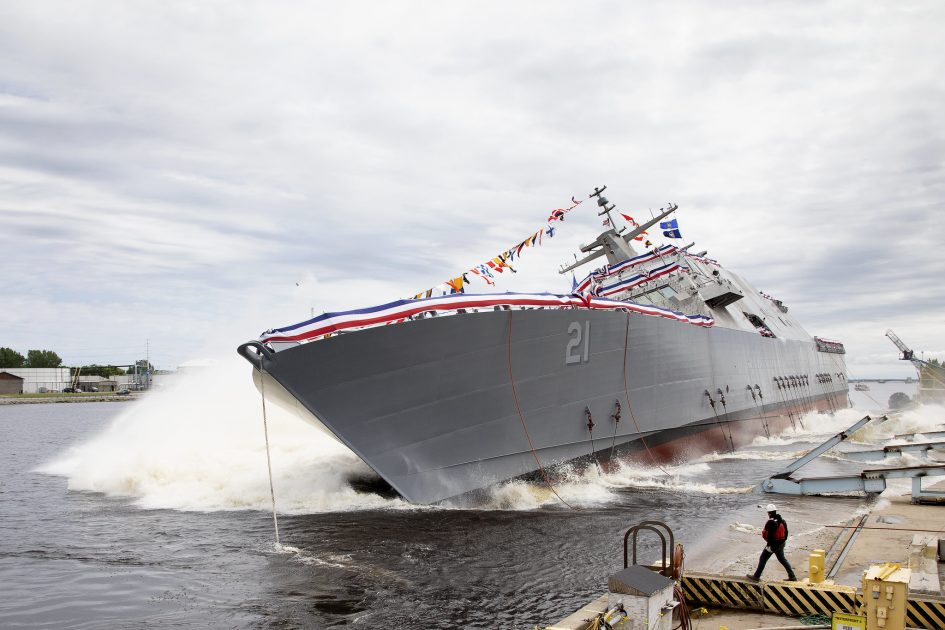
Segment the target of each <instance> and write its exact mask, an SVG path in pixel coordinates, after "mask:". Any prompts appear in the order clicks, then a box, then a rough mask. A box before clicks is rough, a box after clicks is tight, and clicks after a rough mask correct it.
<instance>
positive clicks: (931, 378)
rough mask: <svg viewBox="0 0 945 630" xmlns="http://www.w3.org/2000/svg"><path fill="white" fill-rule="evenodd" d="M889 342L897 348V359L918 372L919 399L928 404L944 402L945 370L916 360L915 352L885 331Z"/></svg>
mask: <svg viewBox="0 0 945 630" xmlns="http://www.w3.org/2000/svg"><path fill="white" fill-rule="evenodd" d="M886 336H887V337H889V340H890V341H891V342H893V344H894V345H895V346H896V347H897V348H899V353H900V354H899V359H900V360H902V361H909V362H910V363H912V365H914V366H915V369H916V370H917V371H918V372H919V397H920V398H923V399H927V400H928V402H941V400H945V368H943V367H942V366H940V365H937V364H936V363H931V362H929V361H925V360H923V359H917V358H916V356H915V352H913V350H912V349H911V348H909V346H907V345H906V344H905V342H903V340H902V339H900V338H899V335H897V334H896V333H894V332H893V331H892V330H891V329H890V330H887V331H886Z"/></svg>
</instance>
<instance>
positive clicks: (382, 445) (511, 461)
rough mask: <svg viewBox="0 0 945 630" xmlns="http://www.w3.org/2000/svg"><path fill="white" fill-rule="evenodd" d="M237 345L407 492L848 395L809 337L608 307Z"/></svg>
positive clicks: (678, 456) (751, 421) (673, 441)
mask: <svg viewBox="0 0 945 630" xmlns="http://www.w3.org/2000/svg"><path fill="white" fill-rule="evenodd" d="M805 337H806V335H805ZM257 352H259V353H261V354H257ZM240 353H241V354H243V356H244V357H246V358H247V359H248V360H250V361H251V362H252V363H253V364H254V365H257V366H258V365H259V363H260V361H261V362H262V367H263V370H264V373H265V374H266V375H267V376H268V377H271V379H273V380H270V378H267V379H266V380H267V383H266V388H267V394H269V392H270V390H269V388H270V386H273V387H275V386H276V383H278V386H281V388H284V390H285V393H288V395H289V396H290V397H291V398H292V399H295V400H296V401H298V403H299V404H301V405H302V406H303V407H304V409H305V410H306V411H307V412H308V413H310V414H311V416H308V415H307V414H304V415H306V417H307V418H308V419H310V420H311V421H312V422H314V423H316V424H319V423H320V424H322V425H324V427H326V428H327V429H328V430H329V431H330V432H331V433H332V434H333V435H334V436H335V437H337V438H338V439H339V440H340V441H341V442H343V443H344V444H346V445H347V446H348V447H349V448H350V449H351V450H352V451H354V452H355V453H356V454H357V455H358V456H359V457H360V458H361V459H363V460H364V461H365V462H366V463H367V464H368V465H369V466H370V467H371V468H373V469H374V470H375V471H376V472H377V473H378V474H379V475H380V476H381V477H383V478H384V479H385V480H386V481H387V482H388V483H390V485H391V486H392V487H393V488H394V489H395V490H396V491H397V492H399V493H400V494H401V495H403V496H404V497H405V498H406V499H408V500H410V501H413V502H416V503H432V502H436V501H440V500H443V499H445V498H449V497H453V496H456V495H459V494H462V493H465V492H468V491H471V490H476V489H479V488H483V487H486V486H489V485H492V484H494V483H497V482H501V481H504V480H507V479H510V478H514V477H518V476H520V475H525V474H528V473H533V472H535V471H537V470H539V468H548V467H550V466H552V465H554V464H560V463H563V462H568V461H571V460H575V459H581V458H588V457H590V456H591V455H592V454H595V453H596V454H598V456H604V457H606V456H609V455H610V454H611V453H612V452H615V453H618V454H633V453H636V454H637V455H638V456H640V457H642V458H647V457H649V458H653V459H658V460H663V461H665V460H685V459H687V458H691V457H695V456H698V455H699V454H701V453H703V452H705V451H706V450H712V449H716V450H719V449H725V448H737V447H738V446H740V445H742V444H744V443H746V441H748V440H749V439H751V438H752V437H754V436H755V435H759V434H762V433H763V432H764V431H777V430H779V429H780V428H783V427H784V426H786V425H788V424H789V423H790V422H793V421H795V418H794V413H795V412H800V411H804V410H809V409H814V408H819V409H832V408H836V407H838V406H846V400H847V394H846V391H847V389H846V367H845V365H844V360H843V355H840V354H832V353H827V352H819V351H818V350H817V346H816V344H815V343H814V341H812V340H811V339H810V338H809V337H806V338H802V339H781V338H778V339H771V338H766V337H763V336H761V335H759V334H757V333H756V332H751V331H746V330H738V329H733V328H726V327H720V326H716V327H710V328H702V327H699V326H692V325H689V324H685V323H680V322H677V321H672V320H668V319H663V318H660V317H652V316H647V315H639V314H635V313H626V312H619V311H600V310H591V309H548V310H542V309H533V310H527V309H526V310H509V311H492V312H478V313H459V314H456V315H452V316H442V317H431V318H427V319H422V320H417V321H408V322H404V323H400V324H396V325H391V326H381V327H377V328H370V329H366V330H360V331H357V332H355V333H349V334H342V335H337V336H334V337H331V338H329V339H323V340H319V341H317V342H313V343H305V344H301V345H298V346H295V347H291V348H288V349H285V350H282V351H280V352H277V353H273V352H271V351H270V350H268V349H266V348H264V347H263V346H261V345H259V344H244V346H241V347H240ZM820 374H828V375H831V379H830V380H831V382H823V383H822V382H820V381H821V380H825V379H822V378H818V375H820ZM801 375H804V376H806V377H807V378H806V383H805V384H800V380H798V384H796V385H794V386H791V387H784V388H783V389H781V388H779V387H778V386H777V382H776V381H775V379H776V377H790V376H795V377H797V376H801ZM273 381H274V382H273ZM270 384H271V385H270ZM756 385H757V386H758V389H755V391H756V395H757V392H758V391H759V389H760V392H761V395H760V397H758V398H757V399H755V400H753V398H752V396H751V392H750V391H749V387H751V388H755V386H756ZM706 392H709V396H707V395H706ZM720 392H721V394H722V396H724V399H725V402H724V404H723V403H722V401H721V398H722V396H720ZM710 397H711V399H712V400H713V401H715V406H714V408H713V406H712V404H711V403H710ZM618 403H619V406H620V409H621V412H622V413H621V416H620V420H619V422H615V419H614V417H613V416H614V415H615V413H616V412H617V408H618ZM585 410H587V411H589V412H590V415H591V418H592V419H593V422H594V426H593V430H592V431H590V430H589V429H588V420H587V413H586V411H585ZM644 461H645V459H644Z"/></svg>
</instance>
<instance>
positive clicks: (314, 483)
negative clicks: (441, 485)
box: [40, 359, 410, 513]
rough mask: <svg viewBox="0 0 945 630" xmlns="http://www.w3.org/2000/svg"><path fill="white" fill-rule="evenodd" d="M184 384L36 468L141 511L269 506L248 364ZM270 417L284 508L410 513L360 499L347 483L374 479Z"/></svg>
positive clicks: (272, 412) (151, 397) (292, 421)
mask: <svg viewBox="0 0 945 630" xmlns="http://www.w3.org/2000/svg"><path fill="white" fill-rule="evenodd" d="M178 378H179V381H178V382H177V383H175V384H173V385H172V386H170V387H169V388H168V389H166V390H156V391H153V392H151V393H149V394H148V395H147V396H146V397H144V398H143V399H142V400H140V401H137V402H134V403H128V405H129V406H128V408H127V409H126V410H125V411H123V412H122V413H121V415H120V416H119V417H118V418H117V419H116V420H115V421H114V422H112V424H111V425H110V426H108V427H106V428H105V429H104V430H103V431H102V432H101V433H99V434H98V435H96V436H94V437H92V438H91V439H90V440H88V441H87V442H85V443H83V444H79V445H77V446H74V447H72V448H70V449H69V450H68V451H67V452H65V453H63V454H61V455H60V456H59V457H58V458H57V459H55V460H54V461H52V462H50V463H48V464H46V465H44V466H42V467H41V468H40V470H41V471H42V472H46V473H50V474H56V475H63V476H65V477H68V479H69V482H68V485H69V488H70V489H72V490H80V491H90V492H102V493H104V494H106V495H109V496H123V497H132V498H134V500H135V503H136V504H137V505H139V506H141V507H143V508H172V509H179V510H200V511H209V510H239V509H258V510H266V509H270V508H271V503H270V497H269V480H268V476H267V471H266V450H265V441H264V437H263V426H262V411H261V403H260V398H259V395H258V393H257V392H256V389H255V388H254V387H253V386H252V383H251V381H250V372H249V370H248V369H247V367H246V365H245V364H244V363H243V362H242V361H240V360H237V359H233V360H226V361H221V362H220V363H219V364H217V365H216V366H215V367H214V369H213V370H212V372H211V371H208V372H206V373H200V374H193V375H188V376H181V377H178ZM267 413H268V418H269V440H270V446H271V453H272V473H273V478H274V479H273V482H274V486H275V488H276V500H277V505H278V508H279V511H281V512H289V513H296V512H322V511H338V510H350V509H365V508H392V507H393V508H396V507H410V506H409V504H407V503H406V502H404V501H401V500H399V499H387V498H383V497H381V496H379V495H376V494H370V493H359V492H356V491H355V490H354V489H352V487H351V486H350V484H349V483H348V480H349V479H350V478H351V477H354V476H372V475H373V473H372V472H371V470H370V469H369V468H368V467H367V466H366V465H365V464H364V463H363V462H362V461H361V460H360V459H359V458H358V457H357V456H355V455H354V454H353V453H351V452H350V451H349V450H348V449H347V448H345V447H344V446H342V445H340V444H338V443H337V442H335V441H334V440H332V439H330V438H328V437H326V436H325V435H323V434H322V433H320V432H319V431H317V430H316V429H314V428H312V427H310V426H308V425H307V424H305V423H304V422H302V421H301V420H299V419H298V418H296V417H293V416H291V415H289V414H288V413H286V412H283V411H281V410H280V409H278V408H277V407H275V406H274V405H267Z"/></svg>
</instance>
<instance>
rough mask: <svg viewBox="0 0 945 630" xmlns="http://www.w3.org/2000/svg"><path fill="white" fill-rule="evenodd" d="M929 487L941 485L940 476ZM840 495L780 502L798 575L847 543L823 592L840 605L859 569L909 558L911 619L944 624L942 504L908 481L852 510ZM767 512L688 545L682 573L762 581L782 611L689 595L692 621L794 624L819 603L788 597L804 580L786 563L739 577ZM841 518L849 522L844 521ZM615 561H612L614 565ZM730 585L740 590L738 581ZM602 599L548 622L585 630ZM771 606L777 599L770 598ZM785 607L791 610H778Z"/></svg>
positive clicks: (565, 629)
mask: <svg viewBox="0 0 945 630" xmlns="http://www.w3.org/2000/svg"><path fill="white" fill-rule="evenodd" d="M931 487H933V488H936V489H938V490H945V482H939V483H937V484H935V485H934V486H931ZM761 500H762V501H765V500H767V499H766V498H762V499H761ZM841 501H843V502H842V503H841V502H838V500H837V499H834V498H831V497H804V498H803V499H795V500H791V501H783V502H781V503H782V505H781V506H780V512H781V513H782V514H783V515H784V517H785V519H787V521H788V523H790V524H791V537H790V538H789V540H788V544H787V548H786V555H787V558H788V561H789V562H790V563H791V566H792V567H793V568H794V571H795V573H796V574H797V576H798V577H799V578H801V580H802V581H804V580H805V579H806V578H807V573H808V560H809V557H810V554H811V552H813V551H814V550H817V549H823V550H829V551H828V553H827V559H826V560H827V561H826V567H827V570H828V572H829V569H830V567H832V566H833V565H834V563H835V562H836V561H837V559H838V557H840V555H841V551H842V550H844V548H845V547H848V548H847V549H846V552H845V554H844V556H843V560H842V563H841V564H840V565H839V566H838V567H837V570H836V573H835V575H834V577H833V579H832V580H831V582H832V584H833V585H835V588H833V590H834V591H836V593H828V596H829V597H832V596H833V595H836V596H837V597H839V598H840V599H839V600H838V601H839V603H838V606H842V605H843V604H844V603H845V602H846V601H847V600H848V599H850V595H849V594H850V593H852V592H853V591H854V590H855V589H856V588H858V587H860V586H861V580H862V576H863V573H864V572H865V571H866V570H867V569H868V568H869V567H870V566H871V565H874V564H877V563H882V562H897V563H900V564H901V565H902V566H903V567H910V565H911V566H914V567H916V568H918V569H919V571H920V579H919V580H917V586H921V587H922V588H921V589H919V588H916V587H913V589H912V590H911V591H910V601H911V600H912V599H914V600H915V602H916V603H915V604H914V605H913V606H912V608H913V609H914V610H913V612H912V619H913V627H929V628H942V627H945V597H943V596H942V592H941V585H942V584H945V571H943V567H945V564H942V563H941V562H936V561H935V559H934V556H935V555H936V551H937V549H938V540H940V539H945V507H943V506H940V505H921V504H920V505H917V504H913V503H912V502H911V488H910V485H909V482H908V481H904V482H900V483H898V484H896V485H894V486H893V487H890V488H889V489H888V490H887V491H886V492H885V493H884V494H883V496H882V498H880V499H878V500H875V501H873V502H872V504H871V505H869V507H868V508H867V509H863V510H859V511H854V510H851V506H853V505H855V503H854V502H851V501H850V500H849V499H844V500H841ZM862 504H863V505H864V506H865V505H867V501H866V500H864V501H863V503H862ZM851 512H853V513H851ZM864 513H865V515H866V519H865V520H864V521H863V523H862V528H861V529H860V531H859V533H858V535H857V536H856V537H855V538H854V540H853V542H852V543H850V544H847V541H848V540H849V538H850V534H851V532H852V526H853V525H856V524H858V523H860V521H861V519H862V516H863V515H864ZM764 518H765V515H764V514H763V511H762V510H759V514H758V523H757V525H758V527H757V528H753V527H752V526H749V525H743V526H737V527H729V529H728V530H727V531H726V532H725V533H723V534H722V535H721V536H720V537H719V538H720V539H718V540H717V539H715V538H716V537H713V540H712V544H711V545H704V546H703V547H702V548H700V547H698V546H696V547H694V548H693V549H692V551H690V550H689V548H687V557H686V564H685V567H686V574H687V575H692V576H694V577H695V576H703V575H704V576H709V577H713V576H714V577H719V578H722V579H723V581H727V582H729V583H731V584H732V585H734V586H735V587H738V586H739V585H743V587H744V588H742V589H741V590H742V591H744V594H745V599H746V600H751V599H752V598H754V597H755V594H754V590H757V591H758V594H757V595H758V597H761V591H762V589H763V588H764V587H765V586H768V587H770V588H769V589H768V590H770V591H771V592H773V593H777V594H778V597H779V598H781V599H783V600H784V601H783V602H782V603H783V604H784V605H783V606H781V607H780V608H781V610H782V614H779V615H776V614H767V613H763V612H759V611H757V610H750V608H752V607H753V606H745V607H743V609H741V610H739V609H736V608H730V607H727V606H726V607H721V606H705V608H703V606H702V605H701V604H693V603H690V609H691V610H692V611H693V614H692V618H693V620H694V625H696V627H698V628H702V629H703V630H707V629H715V628H722V627H725V628H728V629H729V630H736V629H746V628H778V627H791V626H797V625H798V624H799V616H800V615H801V614H804V612H806V611H812V610H814V609H816V607H817V606H816V605H814V604H811V603H810V600H811V599H814V600H816V599H817V597H816V596H815V597H813V598H811V597H808V595H809V594H808V593H806V592H803V591H801V593H803V595H804V597H803V598H802V597H798V598H797V599H798V601H800V600H802V599H803V600H807V603H806V604H805V603H804V602H801V603H800V604H799V605H798V606H794V605H793V604H792V603H791V599H792V597H791V593H792V589H796V588H797V587H802V588H805V587H804V586H803V585H802V584H799V583H797V582H785V581H783V580H785V579H786V576H785V575H784V569H783V568H782V567H781V566H780V564H778V563H777V562H776V561H774V559H772V561H771V562H769V563H768V565H767V567H766V570H765V574H764V575H763V581H762V582H753V581H751V580H748V579H747V578H745V577H744V576H745V574H746V573H751V572H753V571H754V569H755V566H756V563H757V561H758V554H759V553H760V551H761V548H762V546H763V543H762V542H761V537H760V536H759V535H758V531H760V525H761V524H763V522H764ZM845 526H850V527H849V528H846V529H845V528H844V527H845ZM755 530H758V531H755ZM682 542H683V543H684V544H685V543H686V541H682ZM933 550H936V551H933ZM619 568H620V567H616V566H615V567H614V569H615V571H616V570H617V569H619ZM923 574H924V575H923ZM605 582H606V580H603V579H602V584H601V587H602V590H604V589H605V587H606V584H605ZM919 583H921V584H919ZM829 588H830V587H828V590H829ZM936 590H937V592H935V591H936ZM733 592H735V593H736V594H737V592H738V588H735V589H734V591H733ZM828 596H825V598H824V599H825V601H827V602H829V601H831V600H830V599H829V597H828ZM707 599H712V597H711V596H710V597H708V598H707ZM721 599H723V600H724V599H727V598H726V597H722V598H721ZM728 599H730V598H728ZM736 599H737V598H736ZM841 600H842V601H841ZM606 602H607V597H606V595H604V596H603V597H600V598H598V599H596V600H594V601H592V602H589V603H588V604H587V605H586V606H585V607H583V608H582V609H580V610H578V611H576V612H574V613H573V614H571V615H568V616H567V617H565V618H564V619H562V620H561V621H559V622H557V623H555V624H552V625H551V626H548V628H549V629H554V630H584V629H585V628H587V627H589V625H590V624H589V620H592V619H593V618H594V617H595V616H596V614H597V613H599V612H602V611H603V610H604V608H605V606H606ZM775 609H778V607H777V606H775ZM785 612H786V613H788V614H783V613H785ZM791 612H793V613H794V614H791Z"/></svg>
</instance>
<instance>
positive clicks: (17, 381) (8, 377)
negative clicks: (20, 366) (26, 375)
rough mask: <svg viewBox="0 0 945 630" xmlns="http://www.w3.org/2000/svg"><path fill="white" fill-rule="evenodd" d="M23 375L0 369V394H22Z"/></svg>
mask: <svg viewBox="0 0 945 630" xmlns="http://www.w3.org/2000/svg"><path fill="white" fill-rule="evenodd" d="M22 393H23V377H22V376H17V375H16V374H10V373H9V372H6V371H0V394H22Z"/></svg>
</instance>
